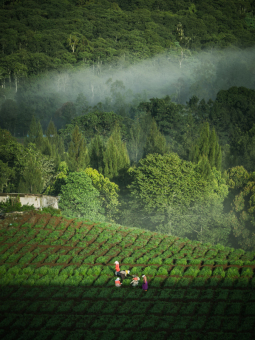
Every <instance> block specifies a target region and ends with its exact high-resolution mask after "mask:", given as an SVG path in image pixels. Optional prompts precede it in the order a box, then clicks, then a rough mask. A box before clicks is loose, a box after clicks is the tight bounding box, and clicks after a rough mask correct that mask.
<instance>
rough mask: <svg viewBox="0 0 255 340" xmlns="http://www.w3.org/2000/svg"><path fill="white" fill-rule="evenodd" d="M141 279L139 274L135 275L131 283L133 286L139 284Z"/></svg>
mask: <svg viewBox="0 0 255 340" xmlns="http://www.w3.org/2000/svg"><path fill="white" fill-rule="evenodd" d="M139 280H140V278H139V277H138V276H136V275H133V280H132V281H131V282H130V284H132V287H136V286H138V283H139V282H138V281H139Z"/></svg>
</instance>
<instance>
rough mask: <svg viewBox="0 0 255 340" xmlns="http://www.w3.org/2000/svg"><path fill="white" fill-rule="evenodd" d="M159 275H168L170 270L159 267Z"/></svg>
mask: <svg viewBox="0 0 255 340" xmlns="http://www.w3.org/2000/svg"><path fill="white" fill-rule="evenodd" d="M157 275H168V270H167V268H165V267H159V269H158V273H157Z"/></svg>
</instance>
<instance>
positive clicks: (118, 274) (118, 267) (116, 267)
mask: <svg viewBox="0 0 255 340" xmlns="http://www.w3.org/2000/svg"><path fill="white" fill-rule="evenodd" d="M114 264H115V275H116V276H120V264H119V262H118V261H115V262H114Z"/></svg>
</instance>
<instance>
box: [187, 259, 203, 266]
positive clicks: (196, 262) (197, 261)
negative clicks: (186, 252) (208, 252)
mask: <svg viewBox="0 0 255 340" xmlns="http://www.w3.org/2000/svg"><path fill="white" fill-rule="evenodd" d="M200 263H201V260H200V259H193V260H190V261H189V264H195V265H196V264H200Z"/></svg>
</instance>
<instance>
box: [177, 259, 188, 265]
mask: <svg viewBox="0 0 255 340" xmlns="http://www.w3.org/2000/svg"><path fill="white" fill-rule="evenodd" d="M175 264H176V265H178V264H183V265H186V264H187V260H186V259H178V260H176V262H175Z"/></svg>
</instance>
